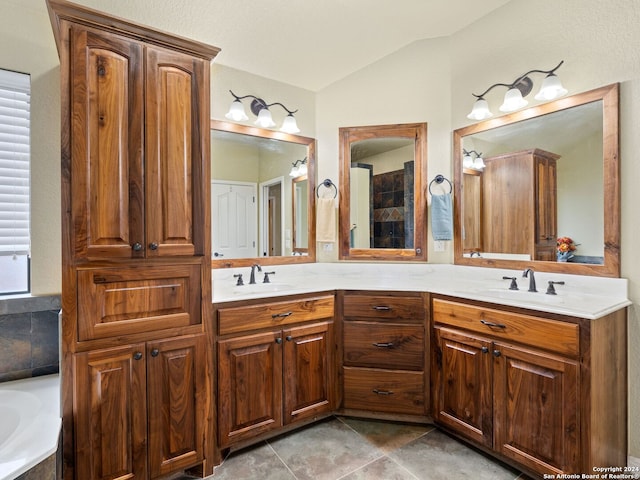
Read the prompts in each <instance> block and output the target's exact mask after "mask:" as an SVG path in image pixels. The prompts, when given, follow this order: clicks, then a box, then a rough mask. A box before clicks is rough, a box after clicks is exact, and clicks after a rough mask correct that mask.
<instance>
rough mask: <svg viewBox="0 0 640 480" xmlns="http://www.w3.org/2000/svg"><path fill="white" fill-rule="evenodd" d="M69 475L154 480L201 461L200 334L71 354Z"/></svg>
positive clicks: (202, 377) (202, 385)
mask: <svg viewBox="0 0 640 480" xmlns="http://www.w3.org/2000/svg"><path fill="white" fill-rule="evenodd" d="M74 364H75V374H76V375H75V383H74V403H75V407H76V416H77V421H76V442H77V445H78V448H77V452H76V466H75V467H76V477H77V478H83V479H95V480H99V479H105V480H106V479H113V478H132V479H140V480H144V479H147V478H156V477H159V476H161V475H164V474H166V473H170V472H172V471H175V470H180V469H184V468H187V467H190V466H193V465H196V464H198V463H200V462H202V461H203V459H204V449H203V447H204V421H205V417H204V412H205V395H207V392H206V382H205V374H204V372H205V368H206V366H205V365H206V362H205V350H204V335H202V334H200V335H191V336H183V337H176V338H173V339H169V340H158V341H150V342H147V343H139V344H131V345H125V346H122V347H114V348H107V349H100V350H91V351H88V352H82V353H77V354H76V355H75V356H74Z"/></svg>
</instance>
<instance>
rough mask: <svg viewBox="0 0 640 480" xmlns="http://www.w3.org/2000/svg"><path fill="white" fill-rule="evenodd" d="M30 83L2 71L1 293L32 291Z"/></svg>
mask: <svg viewBox="0 0 640 480" xmlns="http://www.w3.org/2000/svg"><path fill="white" fill-rule="evenodd" d="M30 85H31V81H30V77H29V75H25V74H23V73H16V72H10V71H8V70H0V294H2V293H18V292H28V291H29V249H30V235H29V157H30V153H29V145H30V140H29V137H30V134H29V110H30V96H31V93H30V92H31V86H30Z"/></svg>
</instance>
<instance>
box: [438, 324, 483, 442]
mask: <svg viewBox="0 0 640 480" xmlns="http://www.w3.org/2000/svg"><path fill="white" fill-rule="evenodd" d="M435 341H436V348H437V350H436V368H435V369H434V377H435V378H434V386H435V387H434V388H435V392H434V401H435V411H434V417H435V419H436V420H437V421H438V422H440V423H442V424H444V425H446V426H447V427H449V428H451V429H453V430H455V431H456V432H458V433H460V434H462V435H464V436H466V437H468V438H470V439H472V440H474V441H476V442H478V443H482V444H484V445H487V446H491V441H492V429H493V421H492V405H491V401H492V391H491V342H490V341H488V340H486V339H483V338H482V337H477V336H475V335H469V334H466V333H462V332H459V331H454V330H449V329H445V328H436V337H435Z"/></svg>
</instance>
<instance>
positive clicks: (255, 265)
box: [249, 263, 262, 285]
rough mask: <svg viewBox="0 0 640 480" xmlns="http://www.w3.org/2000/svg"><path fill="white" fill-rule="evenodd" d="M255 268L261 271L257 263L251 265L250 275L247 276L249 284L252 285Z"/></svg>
mask: <svg viewBox="0 0 640 480" xmlns="http://www.w3.org/2000/svg"><path fill="white" fill-rule="evenodd" d="M256 268H257V269H258V271H259V272H261V271H262V268H261V267H260V265H258V264H257V263H254V264H253V265H251V276H250V277H249V285H254V284H255V283H256Z"/></svg>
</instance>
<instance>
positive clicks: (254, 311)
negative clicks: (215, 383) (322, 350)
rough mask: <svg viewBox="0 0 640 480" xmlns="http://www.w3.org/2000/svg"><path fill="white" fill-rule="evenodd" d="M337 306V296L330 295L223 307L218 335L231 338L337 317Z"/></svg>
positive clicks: (220, 312) (219, 318)
mask: <svg viewBox="0 0 640 480" xmlns="http://www.w3.org/2000/svg"><path fill="white" fill-rule="evenodd" d="M333 306H334V300H333V295H327V296H324V297H310V298H307V299H303V300H290V301H283V302H268V303H261V304H258V305H248V306H244V307H231V308H221V309H220V310H218V329H219V331H218V333H219V334H220V335H227V334H229V333H238V332H244V331H248V330H257V329H262V328H272V327H279V326H282V325H290V324H292V323H299V322H306V321H308V320H319V319H326V318H333Z"/></svg>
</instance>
